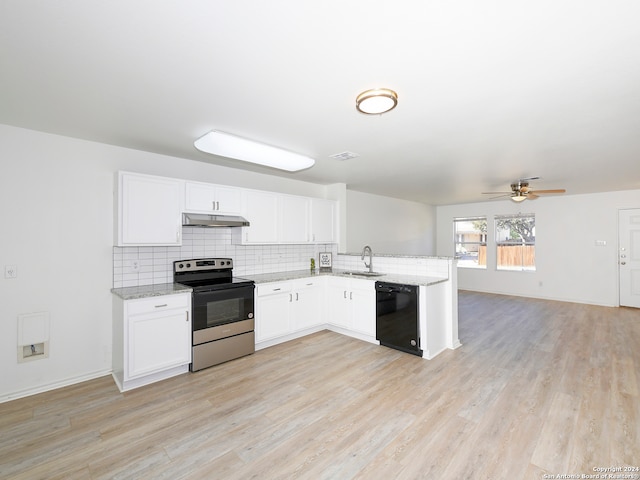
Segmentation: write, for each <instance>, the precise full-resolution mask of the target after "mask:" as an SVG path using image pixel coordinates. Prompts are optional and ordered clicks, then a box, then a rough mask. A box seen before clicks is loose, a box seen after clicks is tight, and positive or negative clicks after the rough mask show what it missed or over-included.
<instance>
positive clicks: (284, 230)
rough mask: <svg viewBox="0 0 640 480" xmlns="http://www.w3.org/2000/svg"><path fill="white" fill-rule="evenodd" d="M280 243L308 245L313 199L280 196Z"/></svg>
mask: <svg viewBox="0 0 640 480" xmlns="http://www.w3.org/2000/svg"><path fill="white" fill-rule="evenodd" d="M279 197H280V198H279V200H280V206H279V209H280V211H279V212H278V213H279V218H278V221H279V222H280V243H308V242H309V241H310V240H311V236H310V234H309V213H310V212H309V208H310V204H311V199H310V198H307V197H298V196H295V195H280V196H279Z"/></svg>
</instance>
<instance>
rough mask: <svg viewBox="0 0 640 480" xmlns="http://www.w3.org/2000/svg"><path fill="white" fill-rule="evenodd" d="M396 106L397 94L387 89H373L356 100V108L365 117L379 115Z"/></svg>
mask: <svg viewBox="0 0 640 480" xmlns="http://www.w3.org/2000/svg"><path fill="white" fill-rule="evenodd" d="M396 105H398V94H397V93H396V92H394V91H393V90H389V89H388V88H374V89H373V90H367V91H365V92H362V93H361V94H360V95H358V97H357V98H356V108H357V109H358V111H359V112H362V113H365V114H367V115H380V114H382V113H385V112H388V111H389V110H393V109H394V108H396Z"/></svg>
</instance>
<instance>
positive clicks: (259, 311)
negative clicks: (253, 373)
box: [255, 282, 292, 343]
mask: <svg viewBox="0 0 640 480" xmlns="http://www.w3.org/2000/svg"><path fill="white" fill-rule="evenodd" d="M291 295H292V294H291V282H274V283H264V284H260V285H257V286H256V297H255V302H256V304H255V307H256V308H255V329H256V330H255V333H256V343H260V342H262V341H264V340H269V339H272V338H276V337H281V336H283V335H287V334H288V333H290V331H291V322H290V320H289V319H290V317H291V314H290V309H291V307H290V305H291V300H292V296H291Z"/></svg>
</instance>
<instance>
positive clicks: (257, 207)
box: [239, 190, 278, 244]
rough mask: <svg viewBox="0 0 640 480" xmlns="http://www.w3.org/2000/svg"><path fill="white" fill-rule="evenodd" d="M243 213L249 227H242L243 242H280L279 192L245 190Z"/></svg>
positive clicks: (241, 241)
mask: <svg viewBox="0 0 640 480" xmlns="http://www.w3.org/2000/svg"><path fill="white" fill-rule="evenodd" d="M243 197H244V198H243V209H242V213H243V215H244V216H245V218H246V219H247V220H248V221H249V223H250V226H249V227H242V230H241V231H240V233H241V238H240V242H239V243H242V244H265V243H277V242H278V194H276V193H272V192H262V191H259V190H245V191H244V194H243Z"/></svg>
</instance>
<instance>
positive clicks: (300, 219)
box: [233, 190, 338, 245]
mask: <svg viewBox="0 0 640 480" xmlns="http://www.w3.org/2000/svg"><path fill="white" fill-rule="evenodd" d="M314 212H315V213H314ZM242 215H243V216H244V217H246V219H247V220H248V221H249V223H250V224H251V225H250V226H249V227H243V228H242V231H241V234H238V233H234V237H233V241H234V243H239V244H243V245H250V244H269V243H290V244H305V243H337V241H338V240H337V238H338V233H337V232H338V228H337V204H336V202H335V201H333V200H324V199H318V198H311V197H303V196H299V195H286V194H278V193H273V192H264V191H259V190H245V191H244V193H243V207H242Z"/></svg>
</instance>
